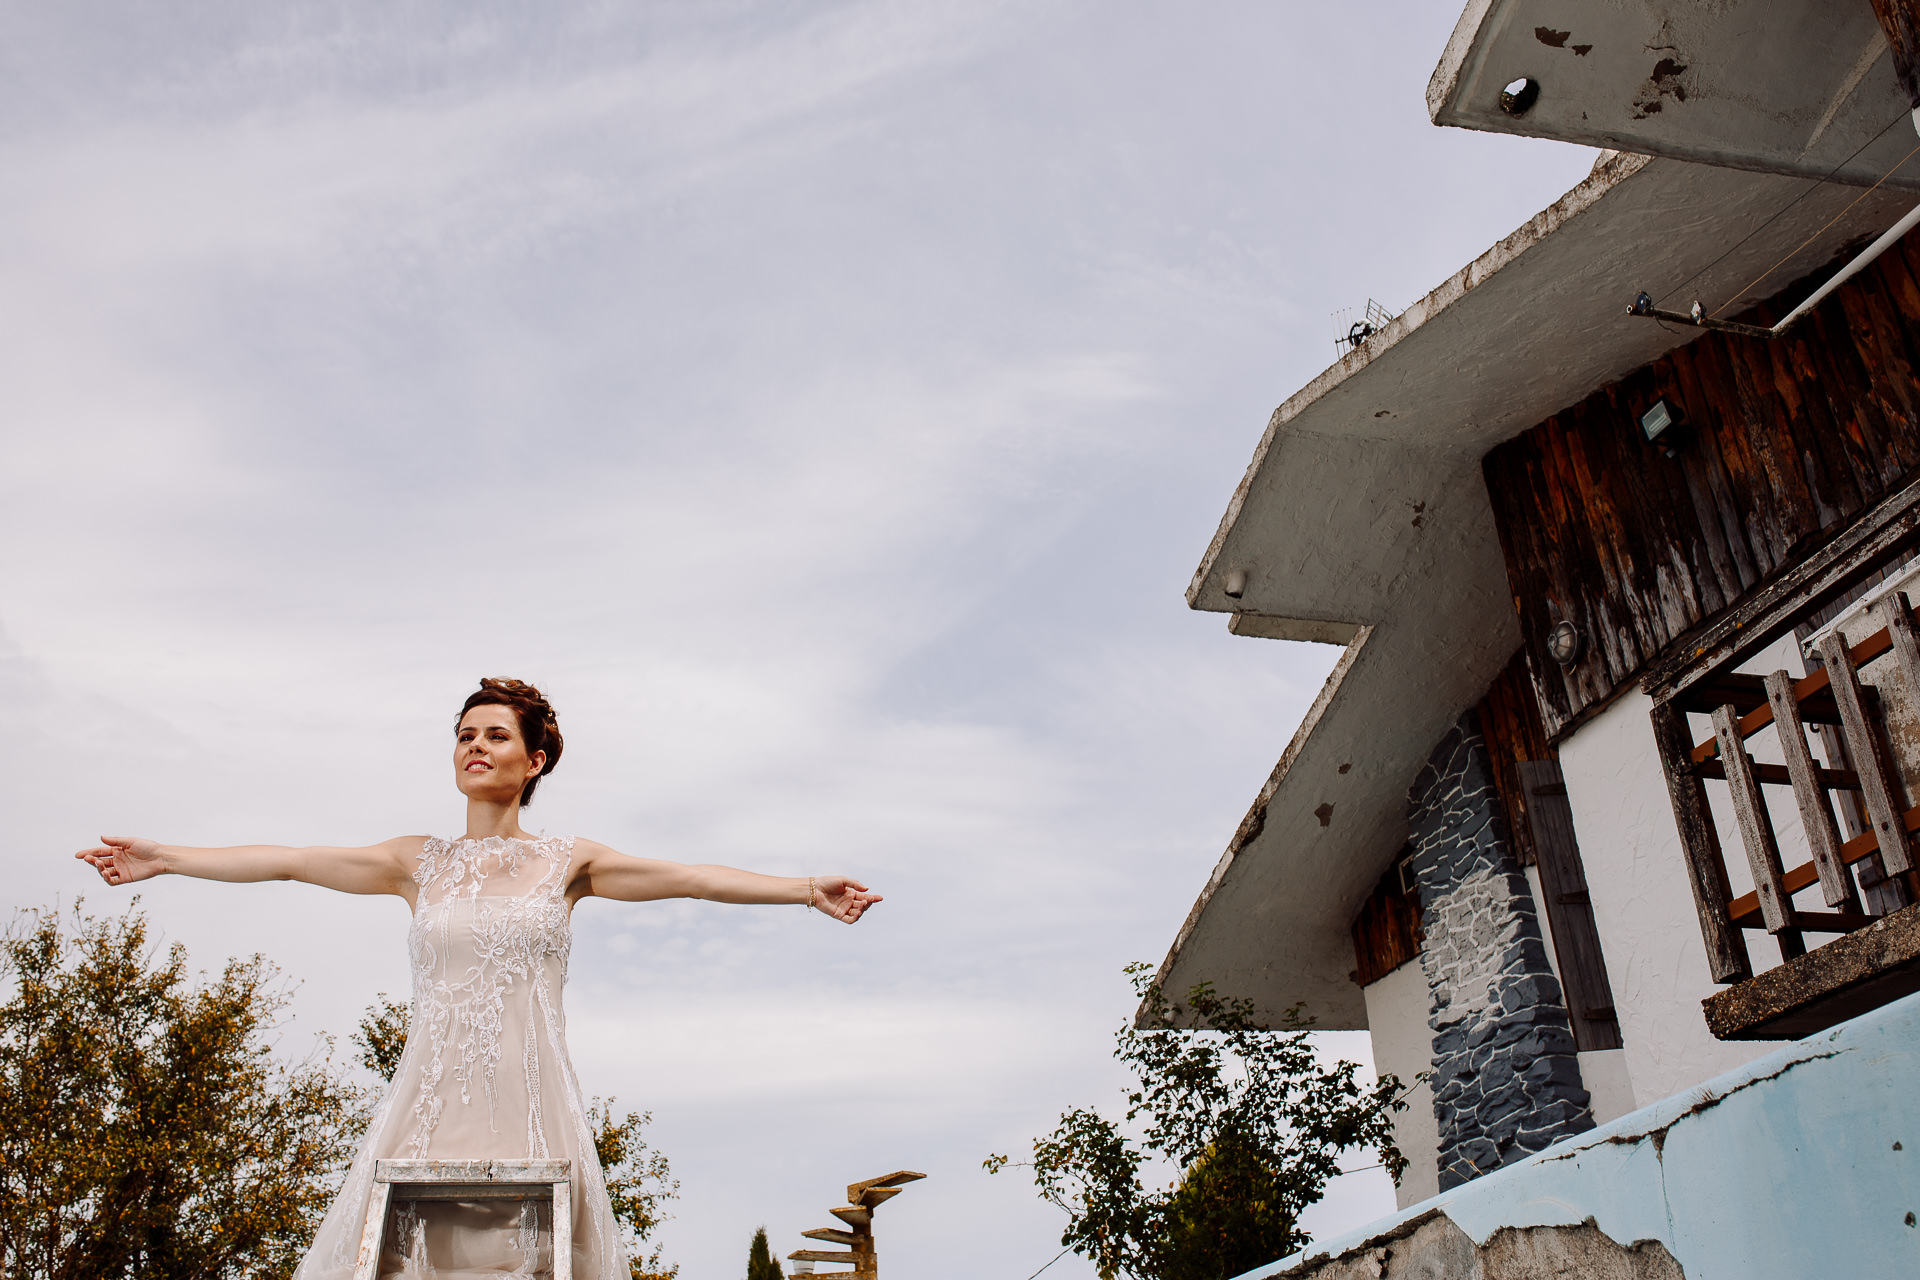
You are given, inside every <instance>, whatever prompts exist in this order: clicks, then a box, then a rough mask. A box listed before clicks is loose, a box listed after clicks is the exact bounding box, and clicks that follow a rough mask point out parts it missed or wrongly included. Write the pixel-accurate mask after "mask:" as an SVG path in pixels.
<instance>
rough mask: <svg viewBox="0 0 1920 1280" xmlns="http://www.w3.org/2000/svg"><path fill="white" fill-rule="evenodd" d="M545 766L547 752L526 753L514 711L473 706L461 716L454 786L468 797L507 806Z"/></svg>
mask: <svg viewBox="0 0 1920 1280" xmlns="http://www.w3.org/2000/svg"><path fill="white" fill-rule="evenodd" d="M546 763H547V753H546V752H544V751H536V752H534V753H533V754H532V755H528V754H527V744H526V740H525V739H523V738H522V737H521V736H520V722H519V720H518V719H517V718H516V717H515V716H514V714H513V708H511V707H501V706H484V707H475V708H474V709H473V710H471V711H469V712H467V714H466V715H464V716H461V717H460V727H459V728H458V729H457V730H455V731H454V743H453V778H454V783H455V784H456V785H457V786H458V787H459V788H460V790H461V791H462V792H464V793H465V794H466V795H467V796H468V797H469V798H471V799H474V800H492V801H495V802H498V803H502V804H506V803H511V802H514V801H517V800H518V799H519V798H520V788H522V787H524V786H525V785H526V784H527V779H528V778H531V777H533V776H534V775H535V774H537V773H539V772H540V770H541V769H542V768H543V767H545V765H546Z"/></svg>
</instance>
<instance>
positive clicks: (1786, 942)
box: [1687, 592, 1920, 957]
mask: <svg viewBox="0 0 1920 1280" xmlns="http://www.w3.org/2000/svg"><path fill="white" fill-rule="evenodd" d="M1873 614H1874V620H1875V621H1877V622H1880V623H1881V624H1882V625H1881V626H1880V628H1879V629H1878V630H1877V631H1875V632H1873V633H1872V634H1871V635H1869V636H1867V637H1866V638H1865V639H1864V640H1861V641H1860V642H1859V643H1858V644H1853V645H1849V644H1848V643H1847V641H1846V638H1845V636H1843V635H1841V634H1840V633H1839V632H1837V631H1836V632H1834V633H1832V634H1831V635H1829V636H1827V637H1826V639H1825V640H1824V641H1823V642H1822V644H1821V645H1820V650H1819V652H1820V656H1821V658H1822V659H1824V662H1825V665H1824V667H1823V668H1822V669H1821V670H1818V671H1815V672H1813V673H1812V674H1811V675H1808V676H1805V677H1803V678H1801V679H1797V680H1796V679H1795V678H1793V676H1792V675H1790V674H1789V673H1788V672H1786V671H1774V672H1772V673H1770V674H1768V675H1766V676H1746V677H1744V678H1738V677H1736V678H1733V679H1729V678H1728V677H1727V676H1723V677H1721V679H1720V680H1719V681H1718V682H1716V683H1715V685H1714V686H1713V687H1712V689H1711V690H1710V691H1709V690H1706V689H1703V690H1701V693H1710V694H1711V695H1712V696H1721V695H1727V700H1726V701H1724V702H1720V703H1719V704H1718V705H1716V706H1714V707H1713V708H1712V711H1711V715H1712V717H1713V727H1714V736H1713V737H1711V738H1708V739H1707V740H1706V741H1704V742H1701V743H1697V744H1695V745H1694V746H1693V747H1692V748H1691V749H1690V750H1689V751H1688V753H1687V762H1688V763H1689V764H1690V765H1691V766H1692V771H1693V773H1694V775H1695V776H1696V777H1700V778H1715V779H1720V780H1723V781H1725V782H1726V783H1727V789H1728V792H1729V796H1730V799H1731V800H1732V803H1733V811H1734V817H1735V821H1736V824H1737V825H1738V827H1739V831H1740V839H1741V844H1742V845H1743V846H1744V848H1745V850H1746V855H1747V867H1748V870H1749V871H1751V873H1752V875H1753V883H1754V889H1753V891H1752V892H1751V893H1746V894H1742V895H1741V896H1739V897H1737V898H1733V899H1731V900H1730V901H1729V902H1728V903H1727V915H1728V918H1729V921H1730V923H1732V924H1733V925H1734V926H1736V927H1738V928H1741V929H1765V930H1766V931H1767V932H1768V933H1770V934H1773V935H1774V936H1775V937H1777V938H1778V939H1779V940H1780V949H1781V954H1782V955H1783V956H1785V957H1792V956H1797V955H1802V954H1804V953H1805V951H1806V946H1805V942H1804V940H1803V939H1802V937H1801V935H1802V932H1803V931H1806V930H1815V931H1819V932H1827V933H1851V932H1853V931H1854V930H1856V929H1861V928H1864V927H1866V926H1867V925H1869V924H1871V923H1872V922H1873V919H1874V917H1873V916H1871V915H1869V914H1868V913H1866V912H1865V911H1863V910H1862V909H1861V903H1860V894H1859V891H1858V889H1857V888H1856V886H1855V884H1854V880H1853V876H1852V875H1851V874H1850V873H1849V871H1848V868H1849V867H1850V866H1852V865H1853V864H1855V863H1859V862H1865V861H1866V860H1868V859H1869V858H1873V857H1874V856H1875V855H1876V854H1877V855H1879V858H1878V861H1879V868H1878V870H1879V871H1880V872H1881V873H1883V874H1884V875H1888V876H1897V875H1905V874H1908V873H1910V872H1911V871H1912V870H1913V852H1912V844H1911V841H1910V839H1909V834H1910V833H1911V832H1913V831H1916V830H1920V805H1914V806H1911V807H1909V806H1907V805H1906V803H1905V792H1904V788H1903V787H1902V785H1901V782H1900V778H1899V775H1898V773H1897V771H1896V770H1895V768H1894V767H1893V762H1892V758H1891V753H1890V751H1889V750H1888V748H1887V740H1886V735H1885V729H1884V725H1883V724H1882V723H1880V717H1878V716H1877V715H1876V714H1875V713H1874V712H1873V710H1872V709H1871V708H1870V706H1869V698H1870V695H1869V693H1868V691H1867V687H1866V686H1864V685H1863V684H1862V683H1861V680H1860V674H1859V669H1860V668H1861V667H1863V666H1865V665H1866V664H1868V663H1870V662H1872V661H1874V660H1875V659H1877V658H1880V657H1882V656H1884V655H1886V654H1888V653H1892V654H1893V655H1894V657H1895V660H1896V662H1897V664H1898V669H1899V673H1900V676H1901V679H1902V681H1903V683H1904V684H1905V686H1906V688H1907V689H1908V690H1910V691H1913V692H1915V693H1920V632H1917V631H1916V627H1915V624H1914V619H1913V611H1912V608H1911V606H1910V605H1909V604H1908V601H1907V597H1906V594H1905V593H1904V592H1899V593H1896V594H1894V595H1891V596H1889V597H1887V598H1886V599H1884V600H1882V601H1881V602H1880V603H1879V604H1878V605H1877V606H1875V608H1874V610H1873ZM1755 686H1758V687H1757V688H1756V687H1755ZM1741 693H1744V694H1747V695H1748V696H1747V697H1746V698H1744V699H1737V700H1736V696H1737V695H1738V694H1741ZM1697 697H1698V695H1696V699H1695V700H1697ZM1762 698H1763V699H1764V701H1760V702H1759V703H1758V705H1755V706H1751V709H1746V708H1745V707H1743V703H1752V702H1754V701H1755V700H1756V699H1762ZM1809 724H1826V725H1837V726H1838V727H1839V729H1840V732H1841V735H1842V739H1843V740H1844V742H1845V743H1846V750H1847V755H1848V756H1849V757H1850V758H1851V759H1852V760H1853V761H1855V762H1856V767H1855V768H1854V769H1828V768H1822V767H1821V766H1819V765H1817V764H1815V763H1814V760H1813V754H1812V751H1811V750H1810V748H1809V745H1808V742H1807V727H1808V725H1809ZM1768 728H1772V729H1773V730H1774V731H1775V732H1774V739H1775V741H1776V742H1777V743H1778V744H1779V747H1780V753H1781V755H1782V757H1783V758H1784V759H1785V761H1786V763H1785V765H1766V764H1759V763H1756V762H1755V761H1754V759H1753V757H1752V756H1751V755H1750V754H1749V753H1748V751H1747V749H1746V742H1747V740H1748V739H1749V738H1752V737H1753V736H1754V735H1756V734H1758V733H1761V732H1762V731H1764V730H1766V729H1768ZM1766 785H1773V786H1788V787H1791V788H1792V789H1793V798H1794V801H1795V803H1796V805H1797V806H1798V808H1799V811H1800V823H1801V830H1802V832H1803V833H1804V835H1805V837H1806V841H1807V845H1808V848H1809V850H1810V851H1811V853H1812V855H1813V856H1812V860H1811V861H1809V862H1806V863H1803V864H1801V865H1800V866H1796V867H1793V868H1791V869H1788V868H1785V867H1783V866H1782V863H1781V857H1780V846H1779V842H1778V840H1777V838H1776V837H1775V834H1774V828H1773V821H1772V817H1771V815H1770V814H1769V813H1768V810H1767V805H1766V802H1765V800H1764V799H1763V798H1762V795H1761V791H1760V788H1761V787H1762V786H1766ZM1836 790H1839V791H1848V792H1853V793H1856V794H1858V795H1859V796H1860V798H1861V800H1862V801H1863V802H1864V804H1865V807H1866V810H1867V814H1868V818H1869V825H1868V829H1867V830H1865V831H1863V832H1861V833H1860V834H1859V835H1857V836H1855V837H1854V838H1853V839H1851V840H1842V839H1841V836H1840V832H1839V828H1838V825H1837V824H1836V822H1835V819H1834V809H1833V803H1832V800H1831V798H1830V793H1831V792H1833V791H1836ZM1722 874H1723V875H1724V868H1723V869H1722ZM1815 884H1818V885H1819V886H1820V892H1821V896H1822V898H1823V899H1824V900H1825V902H1826V905H1827V906H1829V907H1832V908H1835V910H1833V911H1826V912H1815V911H1807V910H1802V909H1800V908H1797V907H1795V906H1794V903H1793V895H1794V894H1796V893H1799V892H1800V891H1801V890H1803V889H1808V888H1811V887H1813V886H1814V885H1815Z"/></svg>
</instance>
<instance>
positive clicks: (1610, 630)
mask: <svg viewBox="0 0 1920 1280" xmlns="http://www.w3.org/2000/svg"><path fill="white" fill-rule="evenodd" d="M1828 274H1829V273H1828V272H1826V271H1822V272H1818V273H1815V275H1814V276H1812V277H1809V278H1808V279H1807V280H1805V281H1801V282H1798V283H1797V284H1795V285H1794V286H1792V287H1790V288H1788V289H1785V290H1783V291H1782V292H1781V293H1780V294H1779V295H1777V296H1776V297H1775V298H1773V299H1770V300H1769V302H1768V303H1767V305H1765V306H1763V307H1760V308H1756V309H1755V310H1754V311H1753V312H1750V313H1749V318H1751V319H1752V320H1753V321H1754V322H1756V323H1762V324H1771V323H1772V322H1773V320H1774V319H1775V318H1777V317H1778V316H1779V315H1782V314H1785V311H1786V310H1787V309H1788V308H1790V307H1792V306H1794V305H1795V304H1797V303H1798V302H1799V300H1800V299H1802V298H1804V297H1806V296H1807V295H1808V294H1809V293H1811V292H1812V290H1813V289H1814V288H1815V287H1817V286H1818V284H1819V283H1820V282H1821V281H1822V280H1824V279H1825V278H1826V276H1827V275H1828ZM1620 322H1621V323H1622V324H1647V323H1652V322H1651V321H1645V320H1635V319H1629V318H1627V317H1625V316H1622V317H1621V321H1620ZM1916 366H1920V231H1917V232H1915V233H1913V234H1910V235H1908V236H1907V237H1906V238H1905V240H1903V241H1902V242H1901V243H1900V244H1899V245H1898V246H1896V247H1895V248H1894V249H1891V250H1889V251H1888V252H1886V253H1884V254H1882V255H1881V256H1880V258H1879V259H1878V260H1876V261H1875V262H1874V263H1873V264H1872V265H1871V266H1870V267H1868V269H1867V270H1865V271H1863V272H1861V273H1860V275H1858V276H1856V277H1855V278H1854V279H1853V280H1851V281H1849V282H1848V283H1847V284H1846V285H1844V286H1842V287H1841V288H1840V289H1838V290H1836V291H1835V292H1834V294H1833V295H1832V296H1831V297H1829V298H1828V299H1827V301H1826V302H1824V303H1822V304H1821V306H1820V307H1819V309H1818V310H1816V311H1815V312H1814V313H1813V314H1812V315H1810V316H1808V317H1807V318H1805V319H1803V320H1802V321H1800V323H1799V324H1798V325H1797V326H1796V327H1795V328H1794V329H1792V330H1790V331H1789V334H1788V336H1787V337H1785V338H1781V339H1776V340H1771V341H1769V340H1766V339H1759V338H1745V337H1737V336H1733V335H1729V334H1723V333H1712V332H1709V333H1706V334H1704V335H1703V336H1701V337H1700V338H1698V339H1696V340H1695V341H1693V342H1692V343H1690V344H1688V345H1687V346H1684V347H1681V348H1679V349H1678V350H1676V351H1674V352H1673V353H1671V354H1670V355H1668V356H1665V357H1663V358H1662V359H1660V360H1657V361H1655V362H1654V363H1652V364H1650V365H1647V366H1646V367H1644V368H1642V369H1640V370H1638V371H1636V372H1635V373H1633V374H1632V375H1630V376H1629V377H1627V378H1625V379H1623V380H1621V381H1620V382H1617V383H1615V384H1613V385H1612V386H1609V387H1605V388H1603V389H1601V390H1600V391H1597V392H1595V393H1594V394H1593V395H1591V396H1589V397H1587V399H1585V400H1584V401H1582V402H1580V403H1579V404H1576V405H1573V406H1571V407H1569V408H1567V409H1566V410H1564V411H1562V412H1561V413H1559V414H1556V415H1555V416H1553V417H1551V418H1549V419H1547V420H1546V421H1545V422H1542V423H1540V424H1539V425H1538V426H1536V427H1534V428H1532V429H1531V430H1529V431H1527V432H1525V433H1523V434H1521V435H1519V436H1517V437H1515V438H1514V439H1512V440H1509V441H1507V442H1506V443H1504V444H1502V445H1500V446H1498V447H1497V448H1495V449H1494V450H1493V451H1492V452H1491V453H1489V454H1488V455H1487V456H1486V458H1485V460H1484V463H1483V471H1484V474H1485V477H1486V484H1487V493H1488V496H1489V498H1490V500H1491V502H1492V505H1493V512H1494V518H1495V521H1496V524H1497V525H1498V528H1499V534H1500V543H1501V547H1502V549H1503V550H1504V551H1505V553H1506V561H1507V577H1508V582H1509V583H1510V585H1511V587H1512V589H1513V597H1514V607H1515V608H1516V609H1517V610H1518V611H1519V616H1520V629H1521V635H1522V637H1523V640H1524V642H1525V645H1526V648H1527V654H1528V657H1529V659H1530V662H1529V667H1530V669H1531V673H1532V680H1533V685H1534V688H1535V691H1536V692H1537V694H1538V696H1539V701H1540V709H1541V713H1542V717H1543V719H1544V722H1545V725H1546V729H1547V732H1548V734H1549V736H1550V737H1558V736H1559V735H1563V734H1564V733H1566V732H1567V731H1569V730H1570V729H1571V728H1573V727H1574V726H1575V725H1576V724H1577V723H1578V722H1579V721H1580V720H1581V719H1583V718H1584V715H1583V713H1587V712H1590V711H1592V710H1595V709H1597V708H1598V707H1600V706H1602V705H1604V704H1605V703H1606V702H1607V701H1608V700H1609V699H1610V697H1611V696H1612V695H1613V694H1614V692H1615V691H1616V690H1619V689H1621V688H1622V687H1623V686H1625V685H1626V684H1627V683H1628V682H1629V681H1631V680H1633V679H1634V677H1635V676H1636V675H1637V674H1639V672H1640V671H1641V669H1642V668H1643V667H1644V666H1645V665H1646V664H1647V663H1648V662H1649V661H1650V660H1652V659H1653V658H1654V657H1655V656H1656V655H1659V654H1661V653H1662V651H1663V650H1666V649H1667V648H1668V647H1669V646H1670V645H1673V644H1674V643H1675V641H1676V640H1680V639H1681V638H1683V637H1684V636H1686V634H1687V632H1688V631H1689V630H1690V629H1692V628H1694V627H1697V626H1699V625H1700V624H1701V623H1703V622H1705V621H1706V620H1708V619H1710V618H1712V616H1713V615H1714V614H1716V613H1718V612H1719V611H1721V610H1722V609H1725V608H1726V607H1727V606H1729V605H1731V604H1733V603H1735V602H1736V601H1738V600H1740V599H1741V598H1742V597H1743V596H1745V595H1747V594H1748V593H1750V592H1752V591H1753V590H1754V589H1755V588H1756V587H1758V586H1760V585H1761V584H1763V583H1765V582H1766V581H1768V580H1769V579H1770V578H1771V577H1773V576H1774V575H1775V574H1778V573H1779V572H1781V571H1782V570H1783V569H1784V568H1786V567H1788V566H1789V565H1791V564H1792V563H1793V562H1794V561H1795V560H1797V559H1798V558H1800V557H1801V556H1803V555H1805V554H1806V553H1807V552H1808V551H1809V550H1811V549H1812V548H1813V547H1816V546H1818V545H1820V544H1821V543H1822V542H1824V541H1825V540H1826V539H1828V538H1830V537H1832V536H1833V535H1834V534H1836V533H1838V532H1839V531H1840V530H1841V529H1842V528H1844V527H1845V526H1846V524H1847V523H1848V522H1849V521H1850V520H1851V519H1852V518H1853V517H1855V516H1857V515H1859V514H1860V513H1861V512H1863V511H1865V510H1866V509H1867V508H1868V507H1870V506H1871V505H1872V504H1873V502H1874V501H1875V500H1876V499H1878V498H1880V497H1881V496H1882V495H1884V494H1886V493H1888V492H1889V491H1890V490H1891V489H1893V488H1895V487H1897V486H1898V485H1899V484H1900V483H1901V482H1902V481H1904V480H1905V479H1906V478H1907V477H1908V476H1909V475H1910V474H1911V473H1912V472H1913V471H1914V470H1915V468H1916V466H1920V386H1916V384H1915V378H1914V370H1915V368H1916ZM1662 398H1664V399H1666V400H1667V401H1668V403H1669V404H1675V405H1678V406H1679V407H1680V408H1681V410H1682V411H1683V412H1684V413H1685V415H1686V421H1685V426H1684V427H1683V428H1682V430H1683V432H1684V435H1683V437H1682V438H1681V440H1680V443H1679V448H1678V451H1677V454H1676V456H1674V457H1671V458H1669V457H1668V456H1666V453H1667V451H1666V449H1665V448H1664V447H1662V446H1661V445H1649V444H1647V443H1646V442H1645V440H1644V438H1643V437H1642V434H1641V431H1640V427H1639V417H1640V415H1641V414H1642V413H1643V412H1645V410H1646V409H1647V408H1648V407H1649V406H1651V405H1652V404H1653V402H1654V401H1656V400H1659V399H1662ZM1663 444H1664V442H1663ZM1562 620H1566V621H1571V622H1572V623H1574V625H1575V626H1577V627H1579V628H1580V630H1581V632H1582V633H1583V635H1584V637H1585V640H1586V649H1585V652H1584V653H1583V654H1582V656H1581V658H1580V660H1579V661H1577V662H1575V663H1574V664H1573V665H1572V666H1571V667H1570V668H1568V669H1566V670H1564V671H1563V670H1562V669H1561V668H1560V667H1559V666H1558V665H1557V664H1555V663H1554V661H1553V660H1552V659H1551V658H1550V657H1548V656H1547V651H1546V638H1547V633H1548V632H1549V631H1550V630H1551V629H1552V628H1553V626H1554V625H1555V624H1556V623H1558V622H1560V621H1562Z"/></svg>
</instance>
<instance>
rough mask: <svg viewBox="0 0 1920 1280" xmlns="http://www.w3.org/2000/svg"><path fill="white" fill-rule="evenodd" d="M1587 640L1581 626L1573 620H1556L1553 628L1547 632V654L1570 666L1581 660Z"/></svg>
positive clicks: (1565, 665)
mask: <svg viewBox="0 0 1920 1280" xmlns="http://www.w3.org/2000/svg"><path fill="white" fill-rule="evenodd" d="M1585 640H1586V637H1585V636H1583V635H1581V634H1580V628H1578V627H1576V626H1574V625H1573V624H1572V623H1571V622H1556V623H1554V624H1553V630H1551V631H1549V632H1547V656H1548V657H1549V658H1552V659H1553V660H1554V661H1555V662H1557V663H1559V664H1560V665H1561V666H1563V667H1570V666H1572V665H1573V664H1574V663H1576V662H1578V661H1579V660H1580V651H1581V650H1582V649H1584V648H1585V647H1586V644H1585Z"/></svg>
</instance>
